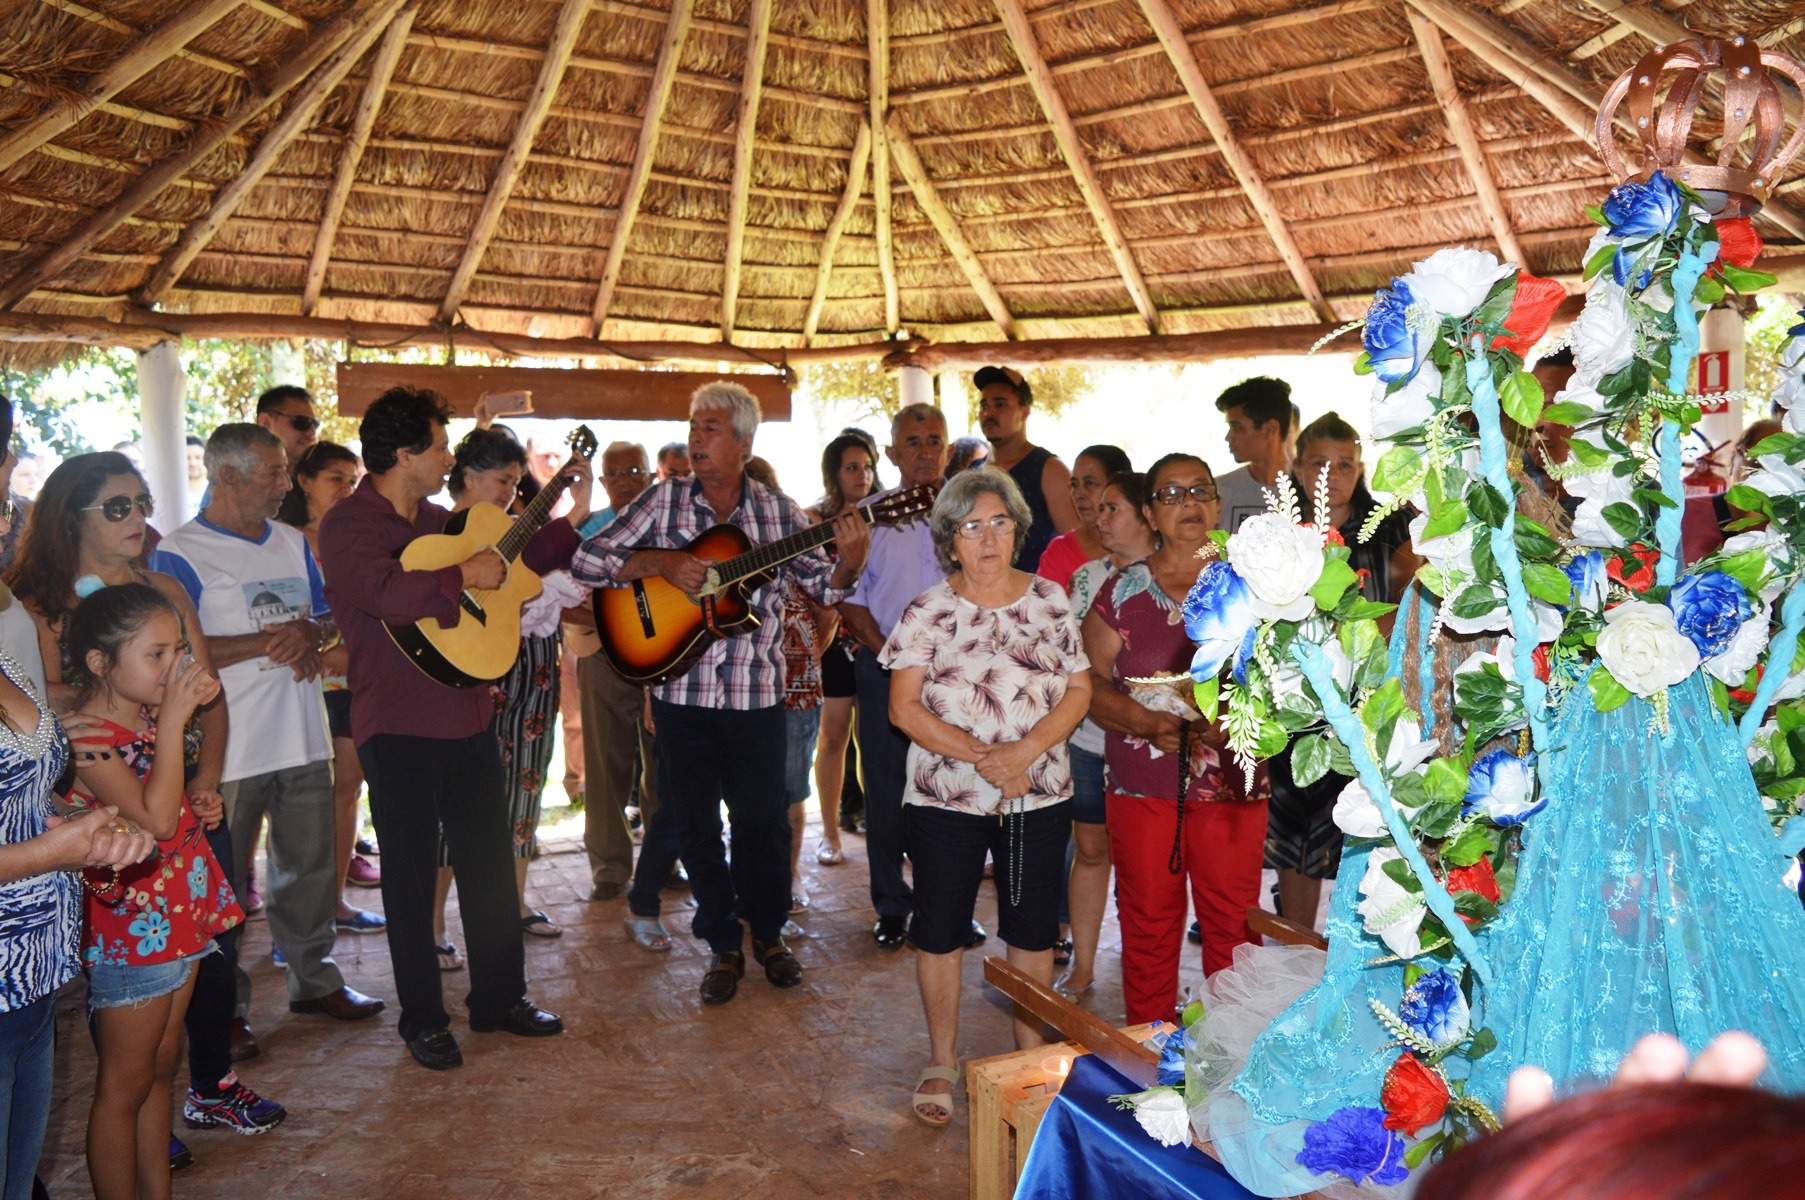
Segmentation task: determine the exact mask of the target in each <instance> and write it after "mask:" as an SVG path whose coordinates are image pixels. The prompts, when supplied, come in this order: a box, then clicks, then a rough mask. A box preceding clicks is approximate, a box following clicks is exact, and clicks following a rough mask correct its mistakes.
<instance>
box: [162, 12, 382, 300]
mask: <svg viewBox="0 0 1805 1200" xmlns="http://www.w3.org/2000/svg"><path fill="white" fill-rule="evenodd" d="M406 2H407V0H389V2H388V5H387V8H386V9H384V8H377V9H374V10H372V11H371V12H370V14H369V16H368V19H367V21H366V23H365V24H363V25H361V26H359V27H358V28H357V29H356V30H355V31H354V32H353V33H352V34H351V36H350V37H349V38H347V39H346V40H345V42H344V44H343V45H341V46H340V47H339V48H338V49H337V50H335V51H333V52H332V54H331V55H329V56H328V57H327V59H326V61H325V62H324V63H322V64H320V67H319V69H318V70H316V71H315V72H314V73H313V74H312V75H311V76H310V77H309V78H308V80H307V82H305V83H303V84H302V85H301V86H300V88H298V89H297V90H296V91H295V95H294V99H293V100H292V101H290V102H289V105H288V107H287V109H285V110H284V111H283V113H282V115H281V116H280V117H278V118H277V119H276V123H275V124H274V125H271V126H270V127H269V129H268V130H267V131H266V132H265V133H264V135H263V137H262V138H261V139H260V140H259V141H258V143H257V149H256V150H255V151H254V152H253V153H252V154H251V157H250V159H249V160H247V161H246V163H245V165H244V166H243V168H241V169H240V170H239V172H238V174H237V175H235V176H233V178H232V181H231V182H230V183H228V184H226V185H225V186H224V187H222V188H220V189H219V191H218V192H216V193H215V194H214V197H213V207H211V208H209V209H208V210H207V214H206V215H205V216H203V217H202V218H201V219H200V220H198V221H195V222H194V223H193V224H191V225H189V226H188V228H187V229H185V230H183V231H182V236H181V237H180V238H178V239H177V240H176V244H175V245H174V246H172V247H171V248H170V250H169V252H168V253H166V254H165V255H164V256H163V261H162V262H161V263H160V264H158V266H157V269H156V270H155V271H154V272H152V273H151V277H150V282H149V283H146V284H145V285H144V287H143V289H142V291H141V292H140V294H139V297H138V298H139V302H140V303H143V304H147V305H154V304H158V303H160V302H161V301H162V300H163V299H164V298H165V297H166V296H168V295H169V292H170V289H172V288H173V287H175V285H176V284H177V283H178V282H180V280H181V278H182V275H183V274H184V273H185V272H186V271H187V270H188V268H189V267H190V266H192V265H193V264H194V260H195V258H196V256H198V255H199V254H200V252H201V251H203V250H205V249H206V248H207V244H208V243H209V242H211V241H212V240H213V239H214V237H215V236H216V235H218V233H219V231H220V228H221V227H222V226H224V225H225V223H226V222H227V221H229V220H231V219H232V214H233V213H234V212H236V211H238V206H239V205H240V204H243V203H244V201H245V197H247V196H249V195H250V194H251V189H253V188H255V187H256V186H257V185H258V183H260V182H261V181H262V179H263V177H264V176H265V175H267V174H269V172H270V168H272V167H274V166H275V165H276V161H277V160H278V159H280V158H281V157H282V154H283V152H284V151H286V150H287V149H288V146H289V143H290V142H292V141H294V140H295V138H296V137H297V136H298V135H299V134H300V133H301V132H302V131H304V130H305V129H306V128H307V127H308V126H310V125H312V124H313V119H314V117H315V116H317V115H318V113H319V111H320V105H322V104H324V103H325V102H326V98H327V97H328V96H330V95H331V94H332V93H333V91H334V90H335V89H337V87H338V85H339V84H341V83H343V82H344V80H345V76H347V75H349V74H350V73H351V68H352V67H354V66H356V65H357V61H358V60H359V59H361V58H362V57H363V56H364V54H365V53H366V52H368V51H369V49H370V47H371V46H372V45H374V44H375V41H376V38H377V35H378V34H380V33H381V32H382V31H383V29H384V28H385V27H386V26H387V24H388V22H389V21H390V20H391V19H392V18H393V16H394V10H395V9H397V8H399V7H400V6H401V4H402V3H406Z"/></svg>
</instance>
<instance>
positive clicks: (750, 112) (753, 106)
mask: <svg viewBox="0 0 1805 1200" xmlns="http://www.w3.org/2000/svg"><path fill="white" fill-rule="evenodd" d="M746 21H747V26H746V28H747V31H748V33H749V34H750V37H749V39H748V40H747V42H746V70H745V74H744V77H743V79H742V82H741V90H740V103H739V117H738V121H737V123H736V125H735V135H734V141H733V185H732V186H733V190H732V192H731V193H730V195H729V196H728V199H727V261H726V264H725V265H726V277H725V278H724V279H723V281H722V284H721V340H722V341H724V342H731V341H732V340H733V321H734V317H735V316H736V315H737V314H738V311H739V303H740V255H741V254H742V253H744V251H745V248H746V203H747V200H748V199H749V196H748V191H749V189H750V188H751V187H752V146H753V140H754V138H756V137H757V135H758V100H759V93H760V92H761V91H763V90H764V86H765V51H766V50H768V49H769V48H770V45H771V0H752V8H751V11H750V12H748V14H747V16H746Z"/></svg>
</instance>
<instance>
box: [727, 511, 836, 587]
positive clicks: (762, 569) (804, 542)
mask: <svg viewBox="0 0 1805 1200" xmlns="http://www.w3.org/2000/svg"><path fill="white" fill-rule="evenodd" d="M855 511H856V512H857V513H858V514H859V515H860V516H862V517H864V518H865V523H866V524H867V525H869V524H870V523H871V510H870V509H867V508H859V509H856V510H855ZM833 540H834V527H833V524H832V523H831V522H827V521H823V522H822V523H821V524H819V525H811V526H809V527H808V528H807V529H798V530H797V531H796V532H795V533H792V534H788V535H786V536H784V537H780V538H778V539H777V540H776V541H774V542H766V543H765V544H764V545H762V546H754V547H752V549H750V550H748V551H746V552H745V553H744V554H736V555H734V556H733V557H732V558H730V559H728V560H727V561H726V562H723V563H722V564H721V565H720V572H721V575H722V577H723V578H725V579H727V580H729V581H736V582H737V581H738V580H741V579H745V578H747V577H748V576H752V575H763V574H764V573H766V572H767V571H770V570H772V569H773V568H775V567H778V566H781V565H782V564H784V563H786V562H789V561H790V560H791V559H792V558H795V557H797V556H798V555H802V554H807V553H808V552H809V551H810V550H813V549H814V548H815V547H816V546H825V545H827V544H828V543H829V542H832V541H833Z"/></svg>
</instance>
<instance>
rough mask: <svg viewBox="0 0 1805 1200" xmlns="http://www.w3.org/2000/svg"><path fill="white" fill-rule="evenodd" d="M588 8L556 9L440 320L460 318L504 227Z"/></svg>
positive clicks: (568, 1)
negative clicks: (529, 87)
mask: <svg viewBox="0 0 1805 1200" xmlns="http://www.w3.org/2000/svg"><path fill="white" fill-rule="evenodd" d="M589 5H590V0H564V3H563V5H562V6H560V7H559V9H558V19H557V21H556V22H555V23H554V24H553V25H552V35H551V41H550V42H549V43H548V44H547V45H546V48H545V59H544V61H542V62H541V63H540V64H539V77H538V78H537V79H535V80H534V81H533V90H532V92H531V93H530V94H529V95H528V96H527V99H526V111H524V112H522V113H521V114H520V120H519V122H518V123H516V124H515V126H514V136H513V137H512V138H511V139H510V140H509V142H508V149H507V151H506V153H504V154H503V155H502V156H501V164H500V165H499V166H497V167H496V168H495V177H494V178H493V179H491V180H490V181H489V193H488V195H487V196H485V197H484V198H483V207H482V211H480V212H478V213H477V214H476V223H475V224H474V225H472V226H471V227H470V240H469V242H468V243H467V244H466V245H465V246H464V256H463V258H461V259H459V260H458V265H457V270H456V271H454V272H453V273H452V276H451V286H450V287H448V288H446V289H445V299H444V300H442V301H440V302H439V320H441V321H450V320H451V319H452V318H453V317H455V316H457V311H458V305H460V304H462V303H463V302H464V293H465V292H467V291H469V290H470V281H471V280H472V279H474V278H476V269H477V268H478V267H480V266H481V265H482V262H483V255H484V254H486V253H488V251H489V241H490V239H492V238H493V237H494V236H495V229H496V227H497V226H498V225H500V224H501V210H502V209H503V208H505V207H507V203H508V197H509V196H511V195H513V194H514V184H515V183H516V182H517V181H518V180H519V179H520V173H521V172H522V171H524V170H525V169H526V164H527V156H528V155H530V154H531V153H532V152H533V141H534V139H536V138H537V137H538V136H539V127H540V126H541V125H543V124H545V117H546V114H547V113H549V112H550V111H551V107H552V98H553V97H554V96H556V95H557V94H558V85H559V84H561V83H563V82H564V71H565V68H566V67H568V66H569V65H570V56H571V55H572V54H573V53H575V52H576V48H577V35H578V34H580V33H582V32H583V22H584V20H586V19H587V18H588V16H589Z"/></svg>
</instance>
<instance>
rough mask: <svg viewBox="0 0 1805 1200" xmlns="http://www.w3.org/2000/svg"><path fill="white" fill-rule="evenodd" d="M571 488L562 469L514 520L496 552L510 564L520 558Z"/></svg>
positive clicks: (497, 546) (496, 547)
mask: <svg viewBox="0 0 1805 1200" xmlns="http://www.w3.org/2000/svg"><path fill="white" fill-rule="evenodd" d="M569 486H570V480H568V479H566V478H565V477H564V471H563V469H562V468H560V469H559V471H558V474H557V476H556V477H555V478H553V479H552V481H551V482H550V483H548V484H546V485H545V486H544V487H542V488H540V489H539V494H538V495H537V496H534V497H533V498H532V500H531V501H530V502H529V503H528V504H527V506H526V508H524V509H523V510H521V513H520V515H519V516H518V517H516V518H515V519H514V524H513V525H511V526H510V527H509V528H508V531H507V532H506V533H505V534H503V535H502V538H501V541H499V542H497V543H496V544H495V552H496V553H497V554H499V555H501V556H502V557H503V558H504V559H506V560H507V561H508V562H513V561H514V560H515V559H517V558H519V557H520V552H521V551H522V550H525V549H526V544H527V543H528V542H530V541H532V540H533V535H534V534H535V533H538V532H539V527H540V526H541V525H544V524H545V521H546V518H547V517H549V516H551V513H552V509H553V507H554V506H556V505H557V503H558V498H559V497H560V496H562V495H564V489H565V488H567V487H569Z"/></svg>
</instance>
